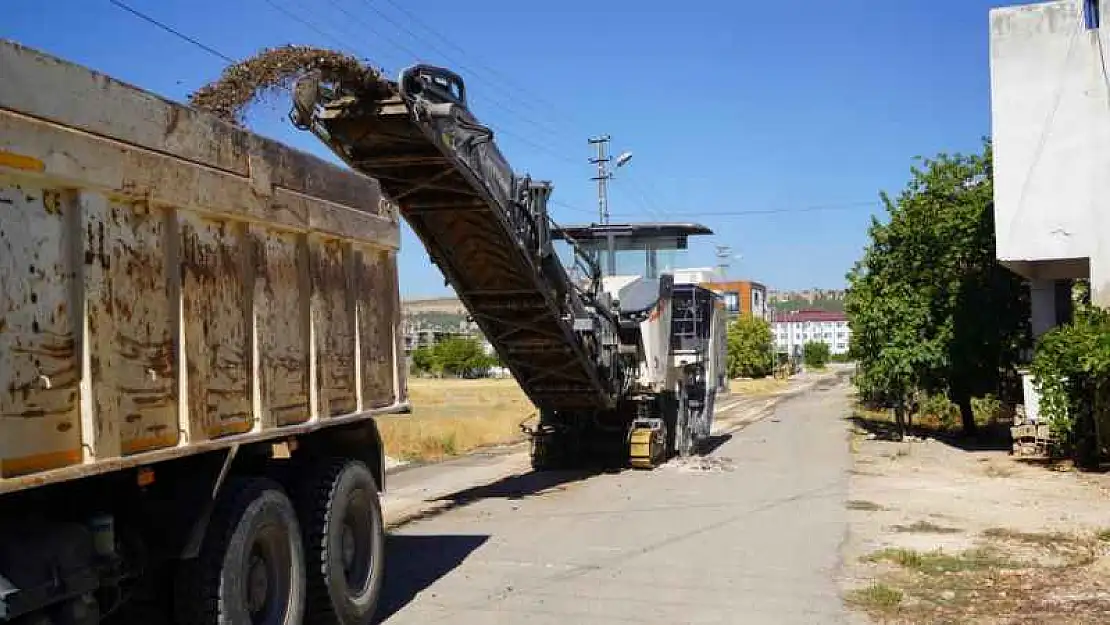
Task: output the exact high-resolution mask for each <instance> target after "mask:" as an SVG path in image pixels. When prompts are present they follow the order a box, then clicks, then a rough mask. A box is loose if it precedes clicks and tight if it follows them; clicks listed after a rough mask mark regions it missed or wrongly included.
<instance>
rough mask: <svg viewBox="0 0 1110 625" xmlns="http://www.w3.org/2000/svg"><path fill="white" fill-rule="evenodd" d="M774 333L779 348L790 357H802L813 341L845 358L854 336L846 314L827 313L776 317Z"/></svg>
mask: <svg viewBox="0 0 1110 625" xmlns="http://www.w3.org/2000/svg"><path fill="white" fill-rule="evenodd" d="M771 331H772V333H773V334H774V338H775V347H776V348H777V349H778V351H779V352H786V353H788V354H793V353H799V354H800V353H801V351H802V348H803V346H805V344H806V343H809V342H811V341H816V342H820V343H825V344H826V345H828V346H829V351H830V352H832V353H833V354H845V353H847V352H848V342H849V339H850V338H851V336H852V330H851V328H849V327H848V318H847V317H846V316H845V315H844V313H842V312H832V311H827V310H799V311H795V312H789V313H775V316H774V319H773V320H772V322H771Z"/></svg>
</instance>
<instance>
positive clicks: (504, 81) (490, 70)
mask: <svg viewBox="0 0 1110 625" xmlns="http://www.w3.org/2000/svg"><path fill="white" fill-rule="evenodd" d="M365 1H366V2H367V4H369V3H370V2H371V0H365ZM384 1H385V2H386V3H387V4H389V5H390V6H392V7H393V8H395V9H397V10H398V11H400V12H401V13H404V14H405V16H406V17H408V18H409V20H411V21H412V22H413V23H415V24H418V25H419V26H420V27H421V28H423V29H424V30H426V31H428V32H429V33H431V34H432V35H433V36H435V37H436V38H438V39H439V40H440V41H443V42H444V43H445V44H447V45H448V46H449V47H451V48H453V49H455V50H456V51H458V52H459V53H461V54H462V55H463V56H465V57H468V58H471V59H474V60H475V64H476V65H478V66H479V67H482V68H483V69H484V70H485V71H486V72H487V73H489V74H490V75H491V76H495V77H497V78H498V79H499V80H500V81H501V83H502V85H504V86H505V87H508V88H509V89H512V90H514V91H524V89H523V88H522V87H521V86H520V85H519V84H518V83H515V82H513V81H511V80H510V79H508V78H506V77H505V75H504V74H502V73H501V72H499V71H497V70H495V69H494V68H493V67H491V66H489V65H487V64H485V63H481V62H480V61H478V60H477V59H475V57H473V56H472V55H471V54H470V53H469V52H468V51H467V50H466V49H465V48H463V47H462V46H460V45H459V44H457V43H455V42H453V41H451V40H450V39H449V38H448V37H447V36H446V35H444V34H443V33H441V32H439V31H438V30H436V29H435V28H433V27H432V26H430V25H429V24H428V23H427V22H425V21H423V20H422V19H420V17H419V16H417V15H416V14H415V13H414V12H412V11H410V10H408V9H407V8H405V7H404V6H402V5H400V4H398V3H396V2H394V1H393V0H384ZM533 100H534V101H536V102H543V103H545V104H546V105H547V107H548V108H549V109H550V111H551V112H553V113H560V111H558V110H557V108H556V107H555V105H554V104H552V103H551V102H550V101H546V100H544V99H543V98H533ZM560 116H562V115H561V114H560Z"/></svg>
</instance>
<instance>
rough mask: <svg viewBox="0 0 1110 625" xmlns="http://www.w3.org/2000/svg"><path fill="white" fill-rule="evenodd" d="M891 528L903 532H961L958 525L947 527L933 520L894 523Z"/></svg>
mask: <svg viewBox="0 0 1110 625" xmlns="http://www.w3.org/2000/svg"><path fill="white" fill-rule="evenodd" d="M890 529H892V530H894V531H896V532H899V533H903V534H959V533H960V532H962V531H963V530H961V529H960V528H958V527H945V526H943V525H937V524H936V523H933V522H932V521H915V522H913V523H910V524H909V525H892V526H891V527H890Z"/></svg>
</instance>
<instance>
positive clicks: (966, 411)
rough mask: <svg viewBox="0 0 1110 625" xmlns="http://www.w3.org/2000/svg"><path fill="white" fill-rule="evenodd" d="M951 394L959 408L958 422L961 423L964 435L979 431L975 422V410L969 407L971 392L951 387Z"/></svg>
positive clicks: (974, 433)
mask: <svg viewBox="0 0 1110 625" xmlns="http://www.w3.org/2000/svg"><path fill="white" fill-rule="evenodd" d="M952 395H953V398H952V399H953V400H954V401H955V402H956V405H957V406H959V408H960V422H961V423H962V424H963V428H964V436H968V437H970V436H975V435H976V434H978V433H979V426H978V425H976V424H975V411H974V410H972V409H971V393H968V392H966V391H963V390H959V391H957V390H955V389H953V392H952Z"/></svg>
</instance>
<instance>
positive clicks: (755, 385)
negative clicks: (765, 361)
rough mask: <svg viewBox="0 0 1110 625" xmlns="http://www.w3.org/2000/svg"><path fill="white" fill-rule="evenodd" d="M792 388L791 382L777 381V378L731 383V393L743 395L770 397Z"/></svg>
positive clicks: (747, 379) (733, 381)
mask: <svg viewBox="0 0 1110 625" xmlns="http://www.w3.org/2000/svg"><path fill="white" fill-rule="evenodd" d="M789 386H790V380H777V379H775V378H759V379H752V378H744V379H740V380H731V381H729V387H728V388H729V391H731V392H733V393H740V394H742V395H756V396H763V395H766V396H770V395H775V394H778V393H781V392H782V391H785V390H786V389H787V388H788V387H789Z"/></svg>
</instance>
